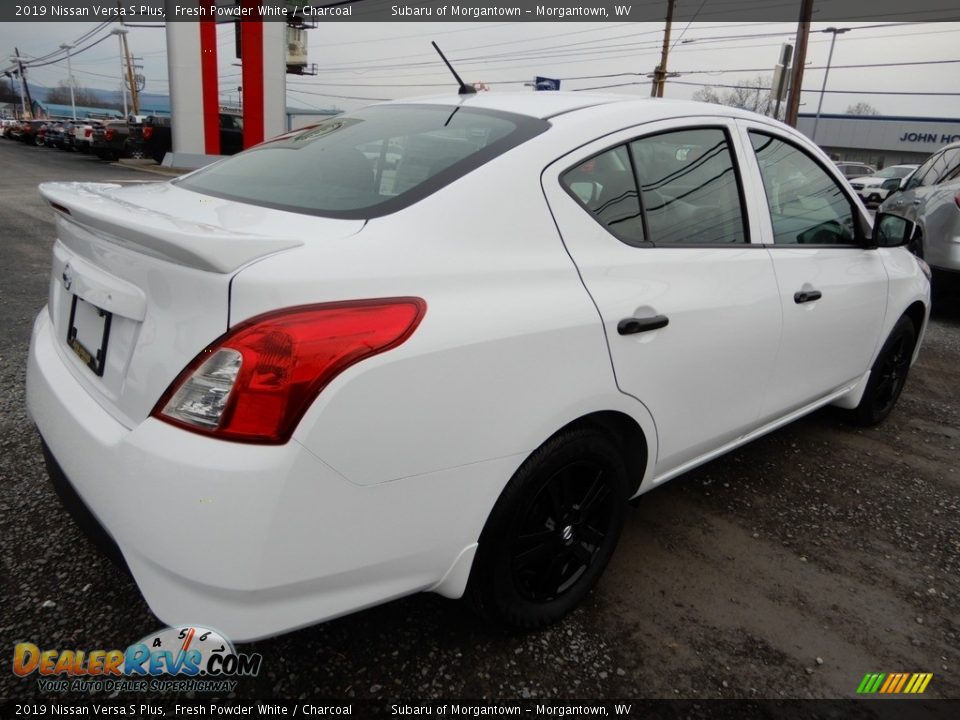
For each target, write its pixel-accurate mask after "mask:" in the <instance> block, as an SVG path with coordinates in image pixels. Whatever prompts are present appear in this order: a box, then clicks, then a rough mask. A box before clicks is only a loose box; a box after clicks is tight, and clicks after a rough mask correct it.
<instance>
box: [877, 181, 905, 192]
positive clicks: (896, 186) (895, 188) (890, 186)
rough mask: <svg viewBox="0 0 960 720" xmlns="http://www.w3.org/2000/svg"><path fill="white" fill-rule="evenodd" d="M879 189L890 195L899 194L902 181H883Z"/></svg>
mask: <svg viewBox="0 0 960 720" xmlns="http://www.w3.org/2000/svg"><path fill="white" fill-rule="evenodd" d="M880 187H881V188H883V189H884V190H886V191H887V192H888V193H890V194H891V195H893V193H895V192H899V191H900V188H902V187H903V179H902V178H890V179H889V180H884V181H883V185H881V186H880Z"/></svg>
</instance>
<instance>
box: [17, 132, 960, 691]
mask: <svg viewBox="0 0 960 720" xmlns="http://www.w3.org/2000/svg"><path fill="white" fill-rule="evenodd" d="M57 153H58V151H53V150H45V149H41V148H28V147H24V146H20V145H18V144H14V143H9V142H3V141H0V164H2V166H3V167H6V168H7V172H5V173H4V174H3V175H2V177H0V226H2V227H3V228H6V230H5V232H4V235H5V237H3V239H2V240H3V241H2V242H0V267H2V268H3V269H4V270H3V272H4V277H3V280H2V282H0V326H2V328H3V338H4V339H3V342H2V345H0V361H2V362H0V652H6V653H10V655H12V650H13V645H14V643H16V642H21V641H31V642H35V643H37V644H38V645H42V646H44V647H51V648H52V647H59V648H113V647H126V646H127V645H128V644H130V643H131V642H133V641H135V640H136V639H138V638H140V637H142V636H143V635H145V634H147V633H148V632H151V631H155V630H157V629H159V627H160V626H161V623H159V621H157V619H156V618H155V617H153V615H152V614H151V613H150V611H149V610H148V608H147V607H146V606H145V604H144V602H143V600H142V599H141V597H140V594H139V592H138V591H137V589H136V587H135V586H134V585H133V583H132V582H131V581H130V580H129V579H128V578H127V577H126V576H124V575H123V574H121V573H120V572H119V571H118V570H116V569H115V568H114V567H113V566H112V565H111V564H110V563H109V562H108V561H106V560H105V559H104V558H102V557H101V556H100V555H99V554H97V552H96V551H95V550H94V548H93V547H92V546H91V545H90V544H88V542H87V541H86V540H85V539H84V538H83V537H82V536H81V535H80V533H79V531H78V530H77V529H76V528H75V527H74V525H73V524H72V522H71V521H70V519H69V517H68V516H67V515H66V513H65V512H64V511H63V510H62V509H61V507H60V505H59V502H58V500H57V498H56V496H55V495H54V493H53V491H52V490H51V488H50V486H49V484H48V482H47V480H46V476H45V471H44V468H43V463H42V458H41V455H40V447H39V442H38V440H37V438H36V434H35V432H34V431H33V429H32V427H31V426H30V423H29V420H28V419H27V417H26V411H25V407H24V400H23V380H24V378H23V368H24V358H25V355H26V350H27V343H28V341H29V332H30V326H31V322H32V318H33V316H34V315H35V314H36V312H38V311H39V309H40V307H41V306H42V305H43V303H44V301H45V296H46V283H47V272H48V267H49V265H48V257H49V248H50V244H51V226H50V221H49V219H48V217H47V212H46V211H45V210H44V209H43V208H42V206H41V204H40V200H39V197H38V196H37V194H36V190H35V188H36V184H37V182H39V181H41V180H53V179H58V180H73V179H92V180H110V179H120V178H123V179H129V178H131V177H134V176H135V175H136V174H135V173H133V172H132V171H127V170H121V169H119V168H116V167H113V166H109V165H106V164H103V163H99V162H97V161H93V160H90V159H89V158H82V157H76V156H74V157H70V156H66V155H65V154H62V153H61V154H57ZM61 156H62V157H61ZM151 179H153V178H151ZM958 439H960V293H957V292H956V291H955V290H954V291H952V292H951V294H948V296H946V297H944V298H940V299H939V300H938V303H937V307H936V309H935V313H934V318H933V320H932V322H931V324H930V327H929V330H928V332H927V336H926V338H925V342H924V348H923V351H922V353H921V355H920V360H919V362H918V364H917V365H916V366H915V367H914V368H913V371H912V373H911V376H910V379H909V381H908V384H907V387H906V390H905V392H904V394H903V397H902V399H901V401H900V404H899V406H898V407H897V409H896V410H895V411H894V413H893V415H892V416H891V417H890V419H889V420H888V421H887V422H885V423H884V424H883V425H881V426H880V427H878V428H874V429H869V430H862V429H858V428H854V427H851V426H849V425H846V424H844V423H843V421H842V420H841V419H839V418H838V416H837V414H836V413H835V412H833V411H831V410H829V409H828V410H824V411H821V412H818V413H816V414H814V415H812V416H810V417H808V418H806V419H803V420H801V421H799V422H797V423H794V424H792V425H790V426H788V427H786V428H783V429H782V430H780V431H778V432H776V433H773V434H771V435H769V436H767V437H765V438H763V439H761V440H759V441H757V442H755V443H753V444H751V445H749V446H747V447H745V448H743V449H741V450H739V451H737V452H735V453H733V454H730V455H728V456H726V457H724V458H721V459H719V460H717V461H715V462H712V463H710V464H709V465H706V466H704V467H702V468H700V469H698V470H696V471H694V472H691V473H689V474H687V475H685V476H683V477H680V478H678V479H676V480H674V481H672V482H670V483H668V484H667V485H665V486H664V487H662V488H659V489H657V490H656V491H654V492H652V493H650V494H648V495H646V496H644V497H643V498H642V499H641V501H640V502H639V503H638V507H636V508H635V509H632V510H631V511H630V513H629V515H628V521H627V525H626V529H625V532H624V536H623V538H622V540H621V544H620V546H619V548H618V550H617V552H616V554H615V556H614V559H613V561H612V563H611V566H610V568H609V569H608V571H607V572H606V574H605V575H604V577H603V579H602V580H601V582H600V585H599V587H598V589H597V590H596V591H595V592H594V593H593V595H592V596H591V597H590V599H589V600H588V602H586V603H585V605H584V606H583V607H582V608H581V609H579V610H578V611H577V612H575V613H574V614H573V615H572V616H571V617H570V618H569V619H568V620H566V621H565V622H563V623H562V624H560V625H558V626H556V627H554V628H551V629H549V630H547V631H545V632H542V633H539V634H533V635H525V636H504V635H501V634H498V633H496V632H494V631H492V630H490V629H489V628H487V627H485V626H483V625H482V624H480V623H479V622H478V621H477V620H476V619H475V618H474V616H473V615H471V614H470V612H469V611H468V610H467V609H466V608H465V607H464V606H463V604H461V603H456V602H451V601H447V600H443V599H442V598H439V597H436V596H430V595H420V596H415V597H411V598H406V599H403V600H400V601H397V602H394V603H390V604H388V605H385V606H382V607H379V608H374V609H372V610H368V611H365V612H362V613H358V614H355V615H352V616H349V617H345V618H343V619H340V620H336V621H333V622H330V623H326V624H324V625H320V626H317V627H313V628H308V629H305V630H302V631H299V632H296V633H291V634H288V635H285V636H282V637H279V638H276V639H273V640H268V641H263V642H259V643H255V644H251V645H247V646H245V647H244V648H243V649H244V650H245V651H257V652H260V653H262V654H263V656H264V660H265V664H264V667H265V671H264V672H263V673H262V674H261V675H260V676H259V677H258V678H256V679H255V680H246V681H243V682H242V683H241V685H240V686H239V687H238V689H237V694H238V696H240V697H266V696H274V697H277V698H290V699H294V698H318V697H327V698H343V697H357V698H362V697H423V698H427V697H464V698H467V697H473V698H478V697H491V698H516V697H520V698H526V697H538V698H556V697H571V698H613V697H637V698H677V697H681V698H716V697H740V698H760V697H772V698H781V697H784V698H809V697H813V698H833V697H852V696H853V695H854V693H855V690H856V688H857V685H858V684H859V682H860V680H861V678H863V676H864V674H866V673H868V672H932V673H934V678H933V680H932V682H931V683H930V685H929V687H928V689H927V696H928V697H934V698H941V697H954V698H956V697H960V675H958V673H957V667H958V664H960V652H958V648H960V642H958V639H957V636H958V633H960V628H958V617H960V615H958V609H960V574H958V559H957V558H958V551H960V532H958V530H960V513H958V498H960V469H958V467H957V465H958V463H957V444H958ZM10 655H8V656H7V657H8V658H9V657H10ZM8 667H9V666H8ZM36 695H37V688H36V684H35V680H32V679H27V680H20V679H17V678H15V677H14V676H13V675H12V674H11V673H9V672H7V671H5V672H0V699H3V698H6V699H9V698H15V697H16V698H23V697H35V696H36Z"/></svg>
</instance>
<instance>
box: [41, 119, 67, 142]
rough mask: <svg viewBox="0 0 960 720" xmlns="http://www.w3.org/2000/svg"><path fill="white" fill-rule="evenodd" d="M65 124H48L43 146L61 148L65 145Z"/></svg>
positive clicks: (44, 133) (54, 122) (55, 122)
mask: <svg viewBox="0 0 960 720" xmlns="http://www.w3.org/2000/svg"><path fill="white" fill-rule="evenodd" d="M64 130H65V127H64V123H62V122H59V121H53V122H48V123H47V126H46V127H45V128H44V131H43V144H44V145H46V146H47V147H52V148H53V147H60V146H61V145H62V144H63V134H64Z"/></svg>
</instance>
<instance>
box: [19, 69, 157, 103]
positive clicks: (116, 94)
mask: <svg viewBox="0 0 960 720" xmlns="http://www.w3.org/2000/svg"><path fill="white" fill-rule="evenodd" d="M27 74H28V75H29V73H27ZM28 84H29V86H30V94H31V96H32V97H33V99H34V100H36V101H38V102H41V103H42V102H45V101H46V99H47V92H48V91H49V90H51V89H52V88H46V87H40V86H38V85H34V84H33V83H28ZM14 89H15V90H17V91H18V92H19V88H17V87H16V86H14ZM88 90H90V92H93V93H96V94H97V95H98V96H99V97H100V98H101V100H102V102H103V103H104V106H105V107H118V108H122V107H123V97H121V95H120V91H119V90H104V89H102V88H88ZM140 110H141V112H144V111H152V112H170V96H169V95H163V94H160V93H140Z"/></svg>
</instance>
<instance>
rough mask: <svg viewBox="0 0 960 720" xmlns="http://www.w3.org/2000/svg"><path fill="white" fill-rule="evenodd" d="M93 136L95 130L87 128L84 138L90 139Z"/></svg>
mask: <svg viewBox="0 0 960 720" xmlns="http://www.w3.org/2000/svg"><path fill="white" fill-rule="evenodd" d="M91 135H93V128H86V129H85V130H84V131H83V136H84V137H90V136H91Z"/></svg>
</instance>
